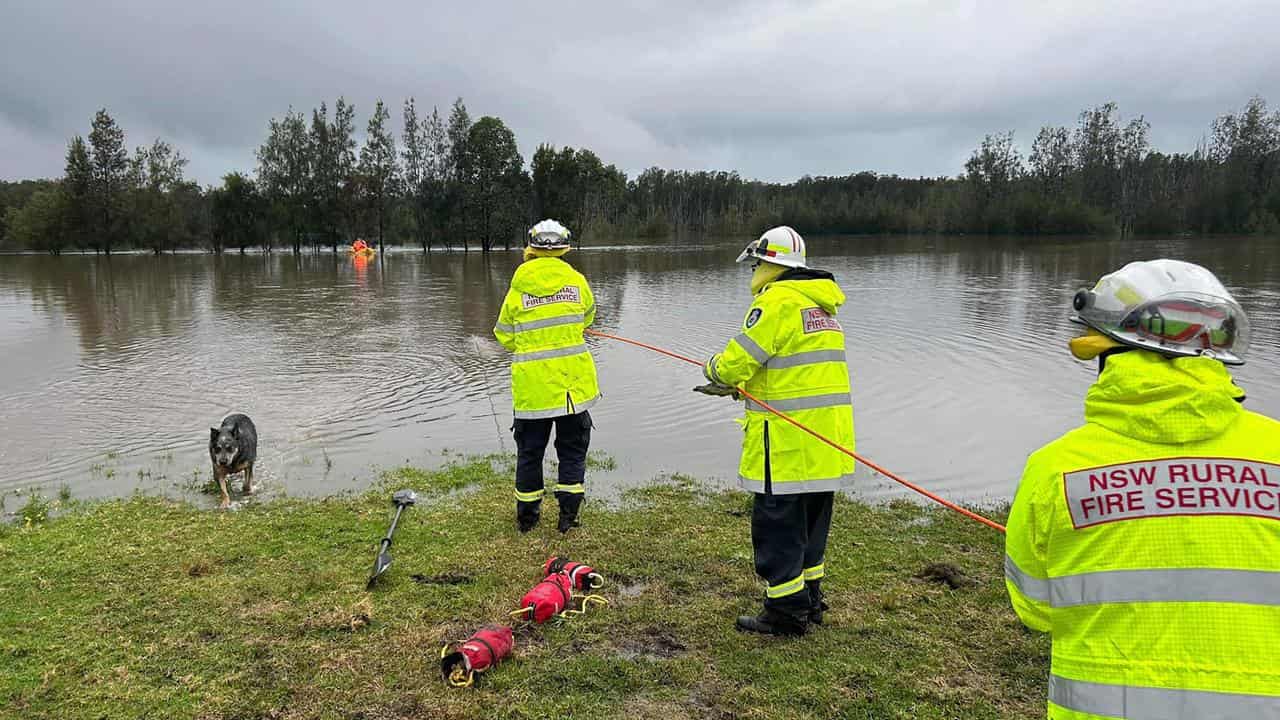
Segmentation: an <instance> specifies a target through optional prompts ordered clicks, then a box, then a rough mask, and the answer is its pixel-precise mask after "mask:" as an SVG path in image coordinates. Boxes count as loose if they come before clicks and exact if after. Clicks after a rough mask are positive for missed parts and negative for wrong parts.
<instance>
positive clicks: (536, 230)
mask: <svg viewBox="0 0 1280 720" xmlns="http://www.w3.org/2000/svg"><path fill="white" fill-rule="evenodd" d="M569 235H570V233H569V228H567V227H565V226H563V225H561V224H560V223H558V222H556V221H555V220H543V221H542V222H540V223H538V224H537V225H534V226H533V227H531V228H529V247H534V248H538V249H539V250H561V249H563V248H567V247H569Z"/></svg>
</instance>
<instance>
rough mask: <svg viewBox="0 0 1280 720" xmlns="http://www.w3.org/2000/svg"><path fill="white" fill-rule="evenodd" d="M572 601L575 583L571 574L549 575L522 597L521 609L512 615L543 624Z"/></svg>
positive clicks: (562, 610) (514, 611)
mask: <svg viewBox="0 0 1280 720" xmlns="http://www.w3.org/2000/svg"><path fill="white" fill-rule="evenodd" d="M572 601H573V585H572V582H571V581H570V580H569V576H568V575H565V574H563V573H556V574H555V575H548V576H547V577H545V578H543V580H542V581H541V582H539V583H538V584H537V585H534V586H533V587H532V588H531V589H530V590H529V592H527V593H525V594H524V597H522V598H520V609H519V610H513V611H512V612H511V617H513V618H517V619H521V620H532V621H533V622H535V623H537V624H539V625H541V624H542V623H544V622H546V621H547V620H550V619H551V618H552V617H555V616H556V615H559V614H560V613H562V612H564V611H565V609H566V608H568V607H569V604H570V602H572Z"/></svg>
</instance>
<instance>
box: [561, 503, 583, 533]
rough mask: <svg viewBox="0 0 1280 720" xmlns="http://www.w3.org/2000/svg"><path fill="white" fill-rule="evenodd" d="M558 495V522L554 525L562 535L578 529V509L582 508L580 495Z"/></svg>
mask: <svg viewBox="0 0 1280 720" xmlns="http://www.w3.org/2000/svg"><path fill="white" fill-rule="evenodd" d="M560 495H561V496H560V497H559V498H558V499H559V501H560V521H559V522H558V523H556V529H557V530H559V531H560V532H562V533H567V532H569V531H570V530H572V529H573V528H576V527H578V509H579V508H581V507H582V495H581V494H577V493H572V494H570V493H561V494H560Z"/></svg>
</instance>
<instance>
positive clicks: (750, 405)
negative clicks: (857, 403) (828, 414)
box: [747, 393, 853, 412]
mask: <svg viewBox="0 0 1280 720" xmlns="http://www.w3.org/2000/svg"><path fill="white" fill-rule="evenodd" d="M761 399H762V400H764V402H767V403H769V405H770V406H772V407H773V409H774V410H777V411H779V412H790V411H793V410H816V409H817V408H825V407H840V406H841V405H853V399H852V398H851V397H849V393H829V394H827V395H810V396H809V397H798V398H787V399H786V400H767V399H764V398H761ZM747 409H748V410H754V411H756V412H768V410H766V409H765V408H764V406H763V405H760V404H759V403H757V402H755V401H754V400H748V401H747Z"/></svg>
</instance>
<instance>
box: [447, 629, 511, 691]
mask: <svg viewBox="0 0 1280 720" xmlns="http://www.w3.org/2000/svg"><path fill="white" fill-rule="evenodd" d="M515 644H516V641H515V636H514V635H513V634H512V632H511V628H509V627H505V626H500V625H491V626H489V627H486V628H482V629H480V630H478V631H476V633H475V634H474V635H472V636H471V637H469V638H467V639H466V640H465V641H464V642H463V643H461V644H460V645H458V646H457V649H456V650H454V651H453V652H452V653H451V652H449V644H448V643H446V644H445V646H444V647H442V648H440V672H441V674H442V675H444V679H445V680H446V681H447V682H448V683H449V684H450V685H452V686H454V687H470V686H471V685H472V684H473V683H474V682H475V679H476V673H482V672H484V671H486V670H488V669H489V668H491V667H493V666H494V665H497V664H498V662H499V661H501V660H503V659H504V658H506V657H507V656H509V655H510V654H511V651H512V649H514V648H515Z"/></svg>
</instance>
